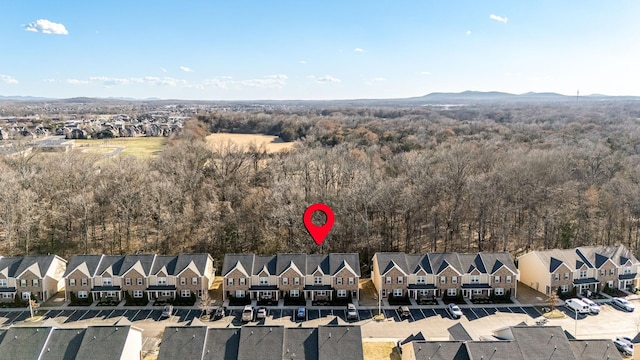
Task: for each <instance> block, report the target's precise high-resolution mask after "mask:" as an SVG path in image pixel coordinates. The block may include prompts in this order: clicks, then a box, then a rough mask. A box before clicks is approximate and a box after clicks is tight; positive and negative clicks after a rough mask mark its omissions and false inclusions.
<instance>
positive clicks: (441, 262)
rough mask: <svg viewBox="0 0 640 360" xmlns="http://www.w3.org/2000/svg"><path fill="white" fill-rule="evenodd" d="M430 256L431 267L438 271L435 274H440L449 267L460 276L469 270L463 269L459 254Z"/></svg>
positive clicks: (434, 254)
mask: <svg viewBox="0 0 640 360" xmlns="http://www.w3.org/2000/svg"><path fill="white" fill-rule="evenodd" d="M428 255H429V258H430V259H431V265H432V266H433V268H434V269H436V270H435V271H434V273H435V274H440V273H441V272H442V271H444V269H446V268H447V267H451V268H452V269H453V270H454V271H456V272H457V273H458V274H464V273H465V272H466V270H467V269H463V268H462V264H461V263H460V259H459V258H458V254H457V253H429V254H428Z"/></svg>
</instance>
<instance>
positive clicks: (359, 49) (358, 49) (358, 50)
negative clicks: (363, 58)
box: [353, 48, 364, 53]
mask: <svg viewBox="0 0 640 360" xmlns="http://www.w3.org/2000/svg"><path fill="white" fill-rule="evenodd" d="M353 51H355V52H359V53H361V52H364V49H362V48H355V49H353Z"/></svg>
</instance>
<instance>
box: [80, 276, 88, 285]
mask: <svg viewBox="0 0 640 360" xmlns="http://www.w3.org/2000/svg"><path fill="white" fill-rule="evenodd" d="M80 285H82V286H87V279H86V278H85V279H81V280H80Z"/></svg>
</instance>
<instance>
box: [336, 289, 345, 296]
mask: <svg viewBox="0 0 640 360" xmlns="http://www.w3.org/2000/svg"><path fill="white" fill-rule="evenodd" d="M336 295H338V297H340V298H343V297H347V290H338V292H337V294H336Z"/></svg>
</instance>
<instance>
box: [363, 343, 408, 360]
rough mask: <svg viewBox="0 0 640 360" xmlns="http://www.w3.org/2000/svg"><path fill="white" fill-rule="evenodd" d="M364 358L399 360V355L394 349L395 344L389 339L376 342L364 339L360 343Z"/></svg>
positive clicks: (368, 359) (369, 359)
mask: <svg viewBox="0 0 640 360" xmlns="http://www.w3.org/2000/svg"><path fill="white" fill-rule="evenodd" d="M362 348H363V350H364V358H365V359H367V360H400V359H401V356H400V354H399V353H398V351H397V350H395V349H394V348H395V344H394V343H393V342H391V341H389V342H387V341H384V342H377V341H373V342H372V341H365V342H363V343H362Z"/></svg>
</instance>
